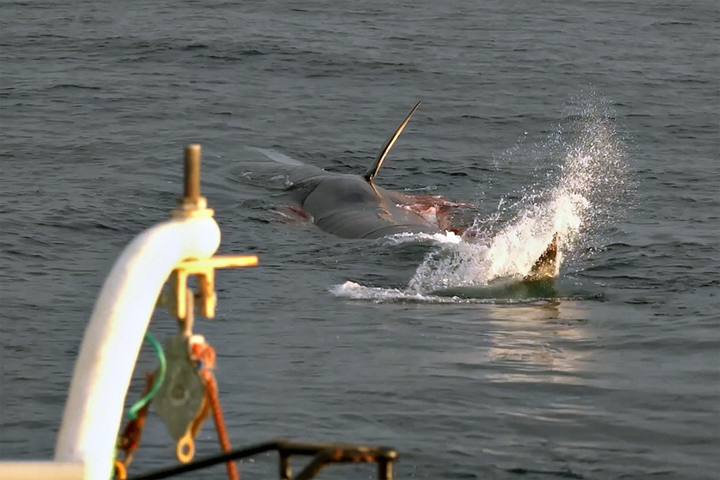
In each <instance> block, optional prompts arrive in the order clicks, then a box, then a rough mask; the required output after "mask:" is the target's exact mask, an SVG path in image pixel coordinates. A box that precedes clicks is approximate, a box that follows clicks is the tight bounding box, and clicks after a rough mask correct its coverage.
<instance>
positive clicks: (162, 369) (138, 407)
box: [128, 332, 167, 420]
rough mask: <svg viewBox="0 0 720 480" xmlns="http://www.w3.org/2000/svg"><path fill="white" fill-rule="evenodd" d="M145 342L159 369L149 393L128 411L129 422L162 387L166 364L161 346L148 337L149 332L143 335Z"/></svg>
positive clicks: (150, 336) (153, 338) (151, 337)
mask: <svg viewBox="0 0 720 480" xmlns="http://www.w3.org/2000/svg"><path fill="white" fill-rule="evenodd" d="M145 341H147V342H148V343H149V344H150V345H152V346H153V348H154V349H155V354H156V355H157V357H158V362H160V368H159V369H158V374H157V377H156V378H155V382H154V383H153V386H152V388H151V389H150V391H149V392H148V393H147V394H146V395H145V396H144V397H142V398H141V399H140V400H138V401H137V402H136V403H135V404H134V405H133V406H132V407H130V408H129V409H128V418H129V419H130V420H135V419H136V418H137V416H138V412H139V411H140V410H142V409H143V408H144V407H145V405H147V404H148V403H150V400H152V399H153V397H154V396H155V394H156V393H157V391H158V390H159V389H160V385H162V383H163V380H165V369H166V365H167V362H166V361H165V354H164V353H163V350H162V346H161V345H160V343H159V342H158V341H157V340H155V337H153V336H152V335H150V332H147V333H145Z"/></svg>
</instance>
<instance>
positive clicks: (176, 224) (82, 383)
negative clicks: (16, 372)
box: [55, 217, 220, 480]
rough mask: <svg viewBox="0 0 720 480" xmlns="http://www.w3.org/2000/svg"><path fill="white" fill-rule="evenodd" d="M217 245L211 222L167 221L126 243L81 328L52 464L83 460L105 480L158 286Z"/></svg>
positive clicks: (89, 472) (87, 468) (92, 475)
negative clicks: (182, 265)
mask: <svg viewBox="0 0 720 480" xmlns="http://www.w3.org/2000/svg"><path fill="white" fill-rule="evenodd" d="M219 245H220V229H219V228H218V226H217V223H215V220H214V219H213V218H211V217H205V218H190V219H175V220H170V221H167V222H164V223H161V224H159V225H156V226H155V227H153V228H151V229H149V230H147V231H146V232H144V233H142V234H141V235H139V236H138V237H137V238H135V240H133V241H132V243H130V245H128V246H127V247H126V248H125V250H124V251H123V253H122V255H121V256H120V258H119V259H118V260H117V262H116V263H115V265H114V266H113V268H112V270H111V271H110V275H108V277H107V279H106V280H105V284H104V285H103V288H102V290H101V292H100V296H99V297H98V300H97V303H96V304H95V310H94V311H93V314H92V317H91V318H90V323H89V324H88V326H87V329H86V330H85V336H84V337H83V341H82V345H81V347H80V354H79V355H78V359H77V363H76V364H75V372H74V374H73V378H72V383H71V385H70V393H69V395H68V399H67V403H66V405H65V413H64V414H63V419H62V423H61V425H60V432H59V433H58V437H57V442H56V444H55V460H56V461H62V462H78V461H80V462H83V463H84V464H85V475H86V477H85V478H86V479H92V480H96V479H97V480H108V479H109V478H110V477H111V474H112V464H113V459H114V458H115V443H116V441H117V434H118V430H119V429H120V422H121V420H122V414H123V404H124V401H125V396H126V395H127V391H128V387H129V385H130V379H131V377H132V373H133V370H134V368H135V362H136V360H137V356H138V354H139V352H140V346H141V345H142V342H143V337H144V335H145V332H146V331H147V327H148V324H149V323H150V317H151V316H152V313H153V311H154V309H155V304H156V303H157V299H158V295H159V294H160V291H161V289H162V286H163V284H164V283H165V281H166V280H167V278H168V276H169V275H170V273H171V272H172V270H173V269H174V268H175V266H176V265H177V264H178V263H179V262H181V261H183V260H185V259H188V258H200V259H202V258H208V257H210V256H212V255H213V254H214V253H215V251H216V250H217V248H218V246H219Z"/></svg>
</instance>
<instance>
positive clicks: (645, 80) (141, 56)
mask: <svg viewBox="0 0 720 480" xmlns="http://www.w3.org/2000/svg"><path fill="white" fill-rule="evenodd" d="M147 3H148V2H49V1H48V2H44V1H33V2H12V1H2V2H0V8H1V11H2V14H1V15H0V102H1V103H0V126H1V132H2V133H1V138H2V144H1V145H0V162H2V163H1V165H2V176H0V182H2V183H1V186H0V194H1V195H2V202H1V203H0V209H1V210H0V211H1V212H2V215H1V216H0V229H1V230H2V235H1V236H0V242H1V243H0V244H1V245H2V249H1V250H0V251H1V253H0V255H2V256H1V257H0V264H1V265H2V268H1V269H0V275H1V276H2V301H1V304H2V314H0V318H2V322H0V335H1V336H2V347H3V348H2V377H1V378H2V384H1V387H2V390H1V392H2V397H1V398H0V406H1V408H2V415H1V416H0V422H1V423H0V425H1V426H0V428H1V430H0V445H1V451H2V458H7V459H11V458H12V459H49V458H51V456H52V452H53V447H54V440H55V433H56V430H57V427H58V424H59V420H60V415H61V411H62V407H63V403H64V398H65V393H66V390H67V388H68V384H69V380H70V378H69V375H70V372H71V370H72V366H73V363H74V358H75V355H76V353H77V349H78V345H79V342H80V338H81V335H82V332H83V329H84V328H85V324H86V322H87V320H88V318H89V315H90V312H91V310H92V306H93V302H94V299H95V297H96V295H97V293H98V291H99V288H100V286H101V284H102V281H103V279H104V276H105V274H106V273H107V272H108V271H109V269H110V267H111V265H112V263H113V261H114V259H115V258H116V257H117V256H118V254H119V253H120V251H121V250H122V248H123V247H124V245H126V244H127V242H128V241H130V239H131V238H132V237H133V236H134V235H136V234H137V233H138V232H140V231H141V230H142V229H144V228H147V227H149V226H151V225H153V224H154V223H156V222H158V221H162V220H164V219H166V218H167V217H168V214H167V212H168V210H169V209H170V208H172V206H173V205H174V201H175V198H176V197H177V196H178V194H179V192H180V190H181V187H180V160H181V154H182V147H183V145H184V144H186V143H189V142H200V143H202V144H203V147H204V165H203V175H204V177H203V189H204V190H203V193H204V194H205V195H206V196H207V197H208V199H209V202H210V204H211V206H212V207H213V208H215V210H216V218H217V220H218V222H219V223H220V225H221V228H222V230H223V235H224V236H223V245H222V247H221V249H222V251H223V252H226V253H228V252H238V253H240V252H256V253H258V254H260V257H261V266H260V267H258V268H255V269H252V270H244V271H227V272H221V273H219V274H218V288H219V292H218V293H219V298H220V310H219V314H218V317H217V319H216V320H215V321H213V322H202V323H200V324H199V325H198V326H197V327H198V330H200V331H201V332H202V333H204V334H205V335H206V337H207V339H208V340H209V341H210V342H211V343H212V344H213V345H214V346H215V347H216V349H217V351H218V354H219V369H218V372H217V374H218V378H219V382H220V386H221V395H222V401H223V406H224V409H225V413H226V418H227V422H228V424H229V428H230V432H231V437H232V440H233V443H234V445H238V446H239V445H242V444H248V443H252V442H257V441H263V440H267V439H269V438H272V437H277V436H284V437H293V438H298V439H312V440H339V441H340V440H341V441H352V442H366V443H374V444H386V445H391V446H394V447H396V448H397V449H399V450H400V452H401V460H400V462H399V463H398V465H397V469H396V475H397V478H416V477H422V478H460V479H464V478H481V479H496V478H497V479H513V478H528V479H530V478H532V479H535V478H538V479H542V478H584V479H605V478H633V479H635V478H638V479H640V478H659V479H665V478H667V479H690V478H693V479H716V478H718V471H719V469H720V464H719V461H718V458H720V456H719V455H718V452H719V451H720V349H719V348H720V330H719V329H718V320H719V314H718V311H719V310H718V307H719V306H720V305H719V303H720V302H718V278H720V277H719V275H720V267H719V259H718V240H717V237H718V211H720V194H718V179H719V178H720V167H719V166H718V165H720V164H719V163H718V160H719V158H718V156H719V155H718V106H719V105H720V96H719V95H718V83H717V82H718V81H717V78H718V74H719V73H720V72H718V68H717V45H718V42H719V41H720V38H718V37H719V35H718V29H717V18H718V7H717V4H716V3H715V2H711V1H702V2H687V3H685V4H679V3H677V2H632V3H629V2H589V1H588V2H576V3H574V4H568V3H566V2H549V1H541V2H521V3H518V4H513V3H512V2H495V1H492V2H482V3H480V4H478V3H477V2H449V3H448V2H445V3H437V2H405V3H403V4H393V5H387V4H386V2H361V3H358V2H337V1H336V2H244V3H237V4H236V3H231V2H221V1H208V0H202V1H183V2H173V3H169V2H151V3H150V4H149V5H148V4H147ZM418 99H422V100H423V105H422V106H421V109H420V110H419V111H418V113H417V114H416V116H415V117H414V118H413V121H412V123H411V125H410V126H409V127H408V130H407V131H406V132H405V133H404V134H403V136H402V137H401V139H400V141H399V142H398V144H397V146H396V147H395V149H394V150H393V152H392V154H391V158H390V159H389V160H388V162H387V166H386V167H384V169H383V171H382V175H381V176H380V178H379V180H378V181H379V182H380V183H382V184H383V186H386V187H388V188H396V189H401V190H402V189H410V190H412V191H416V192H426V193H427V192H430V193H437V194H447V195H449V196H450V197H452V198H455V199H459V200H466V201H474V202H477V203H478V204H479V205H480V206H481V207H482V208H483V209H484V211H486V212H488V215H491V214H494V213H497V212H498V211H499V210H498V204H500V203H501V201H502V202H504V204H505V205H508V204H517V201H518V200H519V199H520V200H522V199H523V198H527V196H526V193H527V191H528V186H536V187H537V186H542V185H543V179H544V178H545V179H550V178H551V177H553V175H554V174H553V172H555V174H557V172H558V168H559V165H560V164H561V163H562V162H561V160H562V156H563V153H562V152H563V148H562V147H563V146H567V145H572V142H573V140H572V137H573V131H574V130H573V129H574V128H577V125H579V124H582V122H583V121H584V120H583V118H584V117H583V115H582V112H585V113H587V112H588V108H589V107H588V105H590V106H591V107H592V108H597V109H599V110H597V111H602V112H605V113H607V115H606V116H604V117H603V118H606V119H607V120H608V121H611V122H612V124H613V125H615V126H616V128H617V134H616V136H615V138H617V139H618V142H619V144H618V145H619V147H618V148H622V152H623V155H622V158H623V161H624V162H626V164H627V171H626V172H625V173H623V176H622V178H621V177H620V176H618V175H615V176H611V182H610V183H612V184H613V185H615V186H617V185H618V181H619V180H622V182H619V183H621V184H622V186H623V192H622V193H623V194H622V195H618V196H612V195H611V196H606V197H601V198H598V199H597V203H596V205H595V206H596V207H597V208H596V213H598V214H601V215H600V216H603V215H604V217H605V218H602V219H601V220H602V221H598V222H597V223H592V224H591V225H589V226H588V228H587V231H586V232H585V237H584V239H585V240H584V242H581V245H580V246H579V247H578V248H577V249H576V251H575V253H574V254H572V255H570V256H569V257H568V260H567V262H566V264H565V266H564V268H563V272H562V274H561V279H560V282H559V284H560V285H561V287H562V288H564V289H566V291H567V292H569V293H568V295H566V296H564V297H561V298H559V299H555V300H538V301H532V302H526V303H507V302H505V303H503V302H495V303H492V302H491V303H459V302H454V303H443V304H440V303H433V302H430V301H423V300H412V299H408V298H404V299H403V298H400V299H394V300H393V299H383V298H382V297H371V299H369V300H354V299H352V298H348V297H345V296H338V295H336V294H334V293H332V292H331V290H332V289H334V288H336V287H337V286H338V285H343V284H344V283H345V282H347V281H352V282H355V283H357V284H358V285H362V286H364V287H368V288H375V289H379V291H389V289H397V290H398V291H402V290H404V289H407V287H408V285H409V282H410V280H411V278H413V277H414V275H415V274H416V270H417V269H418V267H419V266H420V265H422V264H423V262H424V261H425V259H426V258H428V257H427V256H428V255H433V254H436V253H437V251H438V249H439V248H441V247H440V246H438V245H434V244H431V243H422V244H419V243H405V244H401V245H391V244H388V243H387V242H385V243H383V242H376V243H367V242H361V241H346V240H340V239H337V238H334V237H331V236H329V235H327V234H324V233H323V232H321V231H319V230H317V229H315V228H312V227H310V226H303V225H288V224H286V223H282V222H278V221H275V220H274V217H273V214H272V213H271V208H272V205H273V198H272V196H271V195H277V194H279V193H280V191H281V189H282V186H283V179H284V174H283V172H282V169H278V167H276V166H272V165H269V164H268V163H267V162H265V161H263V160H262V159H261V158H259V157H258V156H257V155H253V154H252V153H251V151H250V150H247V149H246V147H249V146H254V147H260V148H272V149H275V150H277V151H280V152H282V153H285V154H287V155H290V156H292V157H294V158H297V159H300V160H302V161H304V162H307V163H311V164H314V165H318V166H321V167H324V168H329V169H334V170H335V171H342V172H358V173H359V172H362V171H364V170H365V168H366V167H367V165H369V163H370V162H371V161H372V159H373V157H374V155H375V154H376V152H377V150H378V149H379V148H380V146H381V144H382V143H383V141H384V140H385V138H386V137H387V135H389V134H390V132H391V131H392V129H393V128H395V126H396V125H397V123H398V122H399V121H400V119H401V118H402V117H403V116H404V115H405V113H406V112H407V111H408V110H409V108H410V107H411V106H412V105H413V104H414V103H415V102H416V101H417V100H418ZM593 105H594V107H593ZM592 108H590V110H592ZM583 109H584V110H583ZM581 110H582V112H580V111H581ZM578 112H580V113H578ZM605 113H603V115H605ZM578 122H580V123H578ZM565 153H567V152H565ZM615 173H617V172H615ZM603 178H605V177H603V176H602V175H600V176H598V177H594V178H593V179H592V180H594V181H595V183H596V184H597V185H603V184H604V183H603ZM548 181H550V180H548ZM523 192H525V193H523ZM514 202H515V203H514ZM603 202H605V203H603ZM515 213H517V212H515ZM508 215H509V213H508ZM501 220H502V219H501ZM505 220H507V219H505ZM591 227H592V228H591ZM156 317H157V318H155V319H154V320H153V324H152V326H151V329H152V331H153V332H155V333H158V334H159V335H160V336H162V335H163V334H166V333H172V332H173V330H174V326H173V324H172V322H171V321H170V320H169V318H168V316H167V315H166V314H162V313H160V314H158V315H156ZM153 362H154V360H153V359H152V357H151V355H150V353H149V351H145V350H143V355H142V358H141V360H140V364H139V374H142V372H144V371H145V370H147V369H150V368H153V364H154V363H153ZM138 388H139V386H138V385H135V386H133V389H132V392H131V397H133V398H135V397H136V396H137V394H138V392H137V390H138ZM211 433H212V432H211V430H210V429H209V428H206V429H205V430H204V431H203V433H202V434H201V438H200V440H199V446H198V449H199V452H200V454H209V453H211V452H214V451H215V449H216V448H217V447H216V446H215V441H214V440H213V437H212V435H211ZM169 442H170V439H169V436H168V435H167V434H166V433H165V430H164V427H162V425H160V424H159V421H158V420H157V419H156V418H155V417H152V418H151V420H150V422H149V426H148V430H147V432H146V435H145V438H144V440H143V445H142V447H141V450H140V452H139V454H138V455H137V460H136V462H135V463H134V464H133V470H132V471H134V472H141V471H147V470H149V469H151V468H153V467H158V466H163V465H167V464H170V463H173V462H174V460H173V457H172V448H171V447H170V444H169ZM272 458H273V457H267V458H260V459H258V460H257V461H256V462H254V463H245V464H244V465H243V466H242V468H241V471H242V472H245V477H246V478H270V477H274V476H275V475H276V473H275V467H274V466H272V464H271V461H272ZM333 471H334V472H335V473H334V474H332V473H330V472H331V471H328V475H330V476H333V475H335V476H336V477H337V476H338V475H345V474H348V475H350V476H355V477H357V478H366V477H368V476H372V472H371V470H370V469H369V468H359V469H352V468H351V469H349V470H348V469H345V470H343V469H337V470H333ZM223 474H224V473H223V470H222V468H219V469H216V470H209V471H207V472H206V473H204V474H203V475H204V476H198V477H196V478H200V477H202V478H216V477H218V478H220V476H221V475H223ZM338 478H340V477H338Z"/></svg>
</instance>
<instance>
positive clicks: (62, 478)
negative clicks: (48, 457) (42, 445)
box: [0, 462, 85, 480]
mask: <svg viewBox="0 0 720 480" xmlns="http://www.w3.org/2000/svg"><path fill="white" fill-rule="evenodd" d="M50 478H51V479H52V480H83V479H84V478H85V475H84V472H83V464H82V463H67V462H0V480H48V479H50Z"/></svg>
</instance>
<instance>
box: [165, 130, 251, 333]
mask: <svg viewBox="0 0 720 480" xmlns="http://www.w3.org/2000/svg"><path fill="white" fill-rule="evenodd" d="M200 159H201V147H200V145H197V144H195V145H188V146H187V147H185V175H184V188H183V197H182V198H181V199H179V200H178V206H177V208H176V209H174V210H173V211H172V212H171V214H172V216H173V218H197V217H212V216H213V213H214V212H213V210H212V209H210V208H208V207H207V200H206V199H205V197H203V196H201V195H200ZM257 263H258V257H257V255H216V256H214V257H212V258H208V259H204V260H199V259H192V258H191V259H187V260H185V261H183V262H181V263H180V264H179V265H178V266H177V267H176V268H175V269H174V270H173V272H172V273H171V274H170V292H169V293H170V295H169V298H161V302H160V303H163V304H165V305H167V306H168V308H169V310H170V314H171V315H173V316H175V317H177V318H178V319H179V320H180V321H184V320H186V319H188V315H192V313H191V312H190V313H189V312H188V309H189V306H188V302H187V298H188V296H187V292H188V287H187V280H188V277H189V276H191V275H195V276H197V279H198V280H197V292H196V295H195V296H196V303H197V306H198V311H199V312H200V314H201V315H202V316H203V317H205V318H214V317H215V306H216V304H217V295H216V294H215V270H216V269H218V268H234V267H253V266H255V265H257ZM190 308H191V307H190Z"/></svg>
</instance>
